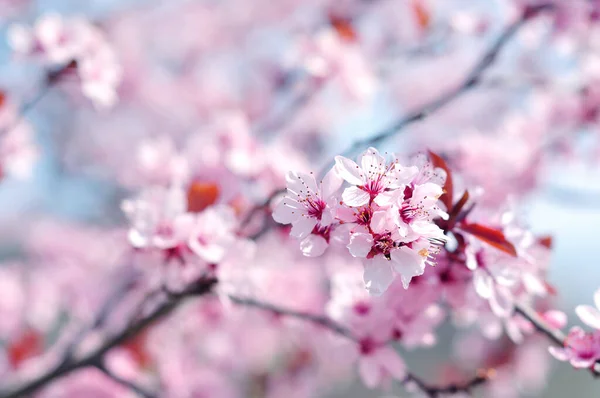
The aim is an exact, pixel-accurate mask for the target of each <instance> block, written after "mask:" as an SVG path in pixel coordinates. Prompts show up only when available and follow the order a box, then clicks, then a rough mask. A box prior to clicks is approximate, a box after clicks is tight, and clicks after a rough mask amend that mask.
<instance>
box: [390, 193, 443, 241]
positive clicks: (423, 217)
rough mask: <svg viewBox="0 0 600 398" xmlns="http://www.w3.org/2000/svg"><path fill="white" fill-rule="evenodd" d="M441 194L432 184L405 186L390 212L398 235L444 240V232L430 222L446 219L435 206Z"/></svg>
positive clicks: (441, 211)
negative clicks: (398, 230)
mask: <svg viewBox="0 0 600 398" xmlns="http://www.w3.org/2000/svg"><path fill="white" fill-rule="evenodd" d="M398 191H400V190H398ZM398 191H397V192H398ZM442 194H443V189H442V187H441V186H440V185H438V184H435V183H432V182H427V183H425V184H422V185H416V186H407V187H406V188H405V189H404V191H403V192H401V195H399V198H398V201H397V203H396V205H397V208H393V209H392V211H391V215H392V219H393V221H394V223H395V224H396V225H397V226H398V228H399V229H400V234H401V235H402V236H404V237H410V236H411V235H413V236H415V235H416V236H425V237H428V238H432V239H434V238H435V239H439V240H445V237H444V231H442V230H441V228H439V227H438V226H437V225H435V224H434V223H433V222H432V221H433V219H434V218H438V217H439V218H447V214H446V212H444V211H443V210H442V209H440V207H439V206H438V205H437V203H438V199H439V197H440V196H441V195H442Z"/></svg>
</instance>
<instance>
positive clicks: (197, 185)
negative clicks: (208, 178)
mask: <svg viewBox="0 0 600 398" xmlns="http://www.w3.org/2000/svg"><path fill="white" fill-rule="evenodd" d="M218 198H219V186H218V185H217V184H213V183H204V182H198V181H196V182H193V183H192V184H191V185H190V187H189V188H188V192H187V202H188V211H190V212H193V213H199V212H201V211H202V210H204V209H206V208H207V207H208V206H210V205H212V204H214V203H215V202H216V201H217V199H218Z"/></svg>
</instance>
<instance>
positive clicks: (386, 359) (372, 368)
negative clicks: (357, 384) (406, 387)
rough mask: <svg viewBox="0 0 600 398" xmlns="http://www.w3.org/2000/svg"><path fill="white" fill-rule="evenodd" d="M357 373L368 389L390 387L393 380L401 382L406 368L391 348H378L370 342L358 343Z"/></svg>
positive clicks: (366, 340)
mask: <svg viewBox="0 0 600 398" xmlns="http://www.w3.org/2000/svg"><path fill="white" fill-rule="evenodd" d="M358 373H359V374H360V377H361V379H362V381H363V383H365V385H366V386H367V387H369V388H376V387H381V386H383V387H388V388H389V387H390V383H391V381H392V379H393V380H402V379H404V376H405V375H406V366H405V364H404V361H403V360H402V358H400V356H399V355H398V353H397V352H396V351H395V350H394V349H393V348H391V347H387V346H378V345H377V344H376V343H374V342H372V341H371V340H368V339H365V340H362V341H361V342H360V359H359V360H358Z"/></svg>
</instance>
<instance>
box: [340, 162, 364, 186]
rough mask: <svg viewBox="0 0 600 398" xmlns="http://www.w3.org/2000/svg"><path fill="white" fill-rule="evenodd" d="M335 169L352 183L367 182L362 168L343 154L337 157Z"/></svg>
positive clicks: (361, 183)
mask: <svg viewBox="0 0 600 398" xmlns="http://www.w3.org/2000/svg"><path fill="white" fill-rule="evenodd" d="M335 171H336V173H337V174H338V175H339V176H340V177H341V178H343V179H344V180H346V181H347V182H349V183H350V184H352V185H363V184H364V182H365V177H364V176H363V171H362V169H361V168H360V167H359V166H358V165H357V164H356V163H354V162H353V161H352V160H350V159H348V158H345V157H343V156H336V157H335Z"/></svg>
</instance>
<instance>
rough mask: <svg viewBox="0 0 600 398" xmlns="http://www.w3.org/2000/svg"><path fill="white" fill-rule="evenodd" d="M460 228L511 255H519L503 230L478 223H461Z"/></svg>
mask: <svg viewBox="0 0 600 398" xmlns="http://www.w3.org/2000/svg"><path fill="white" fill-rule="evenodd" d="M460 229H462V230H463V231H465V232H467V233H469V234H471V235H473V236H474V237H476V238H477V239H480V240H482V241H484V242H485V243H487V244H489V245H492V246H494V247H495V248H496V249H499V250H502V251H503V252H505V253H508V254H510V255H511V256H514V257H517V250H516V249H515V247H514V246H513V244H512V243H510V242H509V241H507V240H506V238H505V237H504V234H503V233H502V231H499V230H497V229H493V228H490V227H486V226H485V225H481V224H476V223H474V224H466V223H465V224H460Z"/></svg>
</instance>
